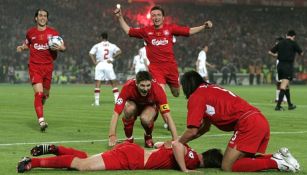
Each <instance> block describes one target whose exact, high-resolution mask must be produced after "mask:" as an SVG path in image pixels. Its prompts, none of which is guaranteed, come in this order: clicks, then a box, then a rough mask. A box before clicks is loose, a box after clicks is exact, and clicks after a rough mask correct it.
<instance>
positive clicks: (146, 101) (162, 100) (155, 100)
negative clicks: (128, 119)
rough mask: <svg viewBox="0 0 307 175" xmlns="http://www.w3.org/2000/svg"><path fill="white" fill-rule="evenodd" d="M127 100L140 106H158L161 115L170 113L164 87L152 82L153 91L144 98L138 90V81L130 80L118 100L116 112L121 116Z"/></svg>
mask: <svg viewBox="0 0 307 175" xmlns="http://www.w3.org/2000/svg"><path fill="white" fill-rule="evenodd" d="M127 100H131V101H133V102H135V103H136V105H138V106H147V105H156V106H157V107H159V109H160V112H161V114H163V113H166V112H169V111H170V109H169V106H168V103H167V98H166V94H165V92H164V90H163V89H162V87H161V86H160V85H159V84H158V83H157V82H155V81H152V82H151V89H150V90H149V92H148V94H147V96H144V97H143V96H141V94H140V93H139V91H138V89H137V86H136V80H128V81H127V83H126V84H125V85H124V86H123V88H122V90H121V92H120V94H119V96H118V98H117V101H116V104H115V107H114V111H115V112H117V113H118V114H121V112H122V111H123V109H124V107H125V103H126V101H127Z"/></svg>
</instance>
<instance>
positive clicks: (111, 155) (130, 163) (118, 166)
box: [101, 142, 144, 170]
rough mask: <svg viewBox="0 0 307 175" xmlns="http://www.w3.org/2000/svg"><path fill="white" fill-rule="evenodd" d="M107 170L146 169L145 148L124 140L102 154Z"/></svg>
mask: <svg viewBox="0 0 307 175" xmlns="http://www.w3.org/2000/svg"><path fill="white" fill-rule="evenodd" d="M101 157H102V159H103V161H104V164H105V168H106V170H138V169H144V149H143V148H141V147H140V146H139V145H137V144H134V143H129V142H124V143H121V144H118V145H116V146H114V147H113V148H112V149H111V150H109V151H107V152H104V153H102V154H101Z"/></svg>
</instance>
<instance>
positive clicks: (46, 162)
mask: <svg viewBox="0 0 307 175" xmlns="http://www.w3.org/2000/svg"><path fill="white" fill-rule="evenodd" d="M74 158H75V156H73V155H63V156H55V157H46V158H32V159H31V168H36V167H41V168H70V165H71V162H72V161H73V159H74Z"/></svg>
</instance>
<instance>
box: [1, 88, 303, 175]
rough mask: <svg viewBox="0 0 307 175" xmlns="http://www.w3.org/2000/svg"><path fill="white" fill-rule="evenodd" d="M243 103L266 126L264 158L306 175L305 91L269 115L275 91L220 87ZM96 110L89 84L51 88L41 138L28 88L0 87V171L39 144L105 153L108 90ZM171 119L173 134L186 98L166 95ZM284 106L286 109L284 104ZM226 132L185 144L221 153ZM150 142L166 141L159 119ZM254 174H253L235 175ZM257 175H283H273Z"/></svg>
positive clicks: (12, 167)
mask: <svg viewBox="0 0 307 175" xmlns="http://www.w3.org/2000/svg"><path fill="white" fill-rule="evenodd" d="M226 88H227V89H229V90H232V91H233V92H234V93H236V94H237V95H240V96H241V97H242V98H244V99H246V100H247V101H248V102H250V103H251V104H253V105H254V106H256V107H258V108H259V109H260V110H261V111H262V112H263V113H264V115H265V116H266V117H267V119H268V120H269V122H270V126H271V139H270V142H269V146H268V148H267V152H268V153H272V152H275V151H277V150H278V149H279V148H280V147H283V146H286V147H288V148H289V149H290V150H291V152H292V153H293V155H294V156H295V157H296V158H297V159H298V160H299V162H300V164H301V169H302V171H301V172H300V173H299V174H307V170H305V169H306V168H307V154H306V150H307V149H306V148H307V146H306V145H307V120H306V118H307V115H306V113H307V101H306V100H307V88H306V86H291V97H292V101H293V102H294V103H295V104H296V105H297V106H298V108H297V109H296V110H293V111H288V110H286V111H282V112H279V111H278V112H276V111H274V107H275V103H273V100H274V98H275V86H273V85H268V86H229V87H226ZM101 90H102V94H101V99H100V104H101V106H99V107H93V106H91V104H92V103H93V98H94V97H93V91H94V88H93V85H52V89H51V94H50V98H49V99H48V100H47V102H46V104H45V107H44V108H45V118H46V121H47V122H48V123H49V127H48V129H47V132H46V133H41V132H40V131H39V126H38V124H37V120H36V115H35V111H34V108H33V90H32V88H31V86H30V85H28V84H20V85H9V84H0V119H1V121H0V128H1V132H0V172H1V174H5V175H9V174H16V165H17V162H18V161H19V160H20V158H21V157H23V156H30V152H29V151H30V149H31V148H32V147H33V146H34V145H36V144H39V143H45V142H47V143H55V144H62V145H65V146H71V147H75V148H77V149H81V150H85V151H87V152H88V153H89V154H91V155H92V154H96V153H99V152H103V151H105V150H107V149H109V148H108V146H107V140H108V129H109V121H110V118H111V115H112V112H113V107H114V104H113V94H112V90H111V87H109V86H102V88H101ZM168 99H169V104H170V107H171V111H172V116H173V118H174V120H175V122H176V126H177V130H178V133H179V134H181V133H182V132H183V131H184V129H185V122H186V99H185V98H184V96H183V94H181V95H180V97H179V98H174V97H172V96H171V94H170V92H169V91H168ZM284 106H285V107H286V105H284ZM122 128H123V126H122V122H121V120H120V121H119V122H118V127H117V135H118V137H119V138H120V139H123V138H124V131H123V129H122ZM143 132H144V131H143V128H142V127H141V125H140V122H139V120H137V122H136V123H135V127H134V137H135V138H136V140H135V142H136V143H138V144H140V145H142V146H143V144H144V141H143ZM231 136H232V132H229V133H226V132H221V131H219V130H217V129H216V128H215V127H212V128H211V131H209V133H207V134H206V135H204V136H202V137H200V138H199V139H197V140H194V141H192V142H190V143H189V144H190V146H191V147H193V148H194V149H195V150H197V151H198V152H202V151H203V150H205V149H209V148H213V147H215V148H220V149H222V150H224V149H225V148H226V145H227V143H228V140H229V139H230V137H231ZM153 137H154V141H155V142H156V141H164V140H168V139H170V134H169V132H168V131H167V130H165V129H164V128H163V121H162V119H161V116H159V118H158V120H157V121H156V123H155V128H154V132H153ZM199 171H200V174H208V175H209V174H234V173H226V172H222V171H220V170H219V169H199ZM26 173H27V174H81V173H82V174H145V173H146V174H178V173H180V172H179V171H176V170H140V171H139V170H138V171H106V172H104V171H99V172H77V171H67V170H51V169H33V170H31V171H30V172H26ZM240 174H242V175H245V174H255V173H240ZM257 174H267V175H271V174H284V173H281V172H278V171H269V172H260V173H257Z"/></svg>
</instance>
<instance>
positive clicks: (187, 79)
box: [180, 71, 206, 98]
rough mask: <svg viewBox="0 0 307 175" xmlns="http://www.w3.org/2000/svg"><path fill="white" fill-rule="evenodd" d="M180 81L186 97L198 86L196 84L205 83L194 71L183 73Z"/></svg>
mask: <svg viewBox="0 0 307 175" xmlns="http://www.w3.org/2000/svg"><path fill="white" fill-rule="evenodd" d="M180 82H181V86H182V90H183V93H184V95H185V96H186V98H189V97H190V95H191V94H192V93H193V92H194V91H195V90H196V89H197V88H198V86H200V85H201V84H203V83H206V82H205V80H204V79H203V78H202V77H201V76H200V75H199V74H198V73H197V72H195V71H189V72H186V73H184V74H183V76H182V77H181V80H180Z"/></svg>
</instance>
